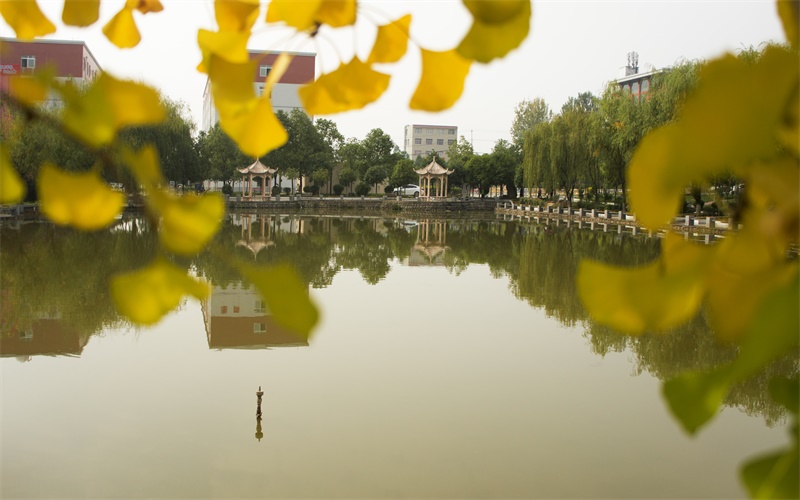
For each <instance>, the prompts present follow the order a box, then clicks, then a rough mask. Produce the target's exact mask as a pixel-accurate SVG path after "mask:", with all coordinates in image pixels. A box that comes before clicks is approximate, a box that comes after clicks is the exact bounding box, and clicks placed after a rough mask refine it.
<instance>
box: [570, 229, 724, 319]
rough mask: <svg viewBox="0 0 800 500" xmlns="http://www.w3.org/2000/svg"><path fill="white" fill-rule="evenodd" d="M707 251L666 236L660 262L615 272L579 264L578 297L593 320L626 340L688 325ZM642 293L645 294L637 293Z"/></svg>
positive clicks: (590, 263)
mask: <svg viewBox="0 0 800 500" xmlns="http://www.w3.org/2000/svg"><path fill="white" fill-rule="evenodd" d="M708 250H709V249H705V248H700V247H699V246H697V245H694V244H693V243H690V242H684V241H683V240H682V238H681V237H680V236H676V235H674V234H668V235H667V238H666V239H665V240H664V250H663V255H662V259H663V260H661V261H656V262H653V263H651V264H648V265H646V266H641V267H637V268H619V267H615V266H609V265H606V264H602V263H599V262H593V261H589V260H584V261H583V262H582V263H581V266H580V269H579V271H578V295H579V296H580V298H581V301H582V302H583V304H584V306H585V307H586V310H587V311H588V312H589V314H590V315H591V316H592V318H593V319H595V320H596V321H598V322H599V323H602V324H604V325H608V326H611V327H612V328H615V329H617V330H620V331H622V332H624V333H628V334H631V335H639V334H642V333H644V332H645V331H648V330H655V331H663V330H667V329H669V328H673V327H675V326H678V325H680V324H682V323H684V322H685V321H688V320H689V319H691V318H692V317H693V316H694V314H696V312H697V310H698V308H699V307H700V304H701V301H702V299H703V295H704V293H705V288H706V279H705V274H704V271H703V270H704V268H705V267H704V266H706V265H707V264H708V262H709V258H710V257H711V256H713V254H712V253H711V252H709V251H708ZM642 290H647V293H642Z"/></svg>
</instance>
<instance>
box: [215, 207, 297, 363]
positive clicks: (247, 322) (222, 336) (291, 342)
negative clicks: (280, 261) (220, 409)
mask: <svg viewBox="0 0 800 500" xmlns="http://www.w3.org/2000/svg"><path fill="white" fill-rule="evenodd" d="M233 222H234V224H235V225H240V226H241V238H240V240H239V241H237V242H236V246H237V247H244V248H247V249H248V250H250V252H251V253H252V254H253V257H254V258H255V257H257V256H258V254H259V252H261V251H264V250H265V249H268V248H270V247H274V246H275V242H274V241H273V239H272V237H273V235H274V234H275V233H276V232H277V231H284V230H285V229H288V230H289V231H290V232H291V231H292V230H293V229H294V230H297V229H296V228H295V227H294V226H295V222H294V218H292V219H291V221H287V222H286V223H283V222H282V221H281V220H280V218H279V217H275V216H269V215H266V214H258V215H256V214H245V215H238V216H235V220H234V221H233ZM287 223H288V225H289V226H290V227H288V228H284V227H282V226H285V225H286V224H287ZM254 225H255V226H256V229H255V230H254V229H253V226H254ZM253 233H256V235H255V236H254V235H253ZM201 309H202V312H203V323H204V324H205V329H206V338H207V339H208V347H209V348H210V349H267V348H271V347H300V346H307V345H308V341H307V340H306V339H305V338H303V337H301V336H300V335H297V334H295V333H294V332H292V331H290V330H287V329H285V328H283V327H282V326H280V325H278V324H277V323H276V322H275V321H274V320H273V318H272V314H271V313H270V311H269V309H268V308H267V304H266V302H265V301H264V299H262V298H261V295H260V294H259V293H258V291H257V290H256V288H255V287H254V286H252V285H245V284H244V282H242V281H230V282H227V283H224V284H213V286H212V290H211V295H210V296H209V297H208V298H207V299H205V300H203V301H202V302H201Z"/></svg>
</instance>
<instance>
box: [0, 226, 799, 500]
mask: <svg viewBox="0 0 800 500" xmlns="http://www.w3.org/2000/svg"><path fill="white" fill-rule="evenodd" d="M0 245H1V246H0V250H2V252H0V270H2V274H0V279H1V280H2V296H0V313H1V315H0V322H2V330H0V332H1V333H2V337H0V354H1V355H2V356H3V357H2V359H0V376H1V378H0V395H1V396H0V397H2V400H1V401H0V403H1V404H2V413H0V415H1V417H2V423H1V425H2V428H1V432H2V434H0V438H1V439H2V440H1V441H0V448H1V450H0V451H1V453H2V457H1V458H2V465H1V467H2V469H1V470H0V473H1V474H2V475H1V476H0V484H1V485H2V486H1V487H2V489H1V490H0V496H2V497H3V498H10V497H120V496H122V497H281V498H288V497H316V498H330V497H361V498H364V497H369V498H377V497H389V498H397V497H427V498H430V497H470V498H474V497H491V498H497V497H550V498H552V497H558V498H599V497H606V498H608V497H611V498H645V497H659V498H663V497H669V498H678V497H692V498H697V497H719V498H731V497H741V496H744V494H745V492H744V490H743V488H742V487H741V486H740V484H739V480H738V467H739V465H740V464H741V463H742V462H743V461H745V460H746V459H748V458H750V457H752V456H754V455H756V454H758V453H761V452H764V451H768V450H771V449H773V448H776V447H779V446H783V445H784V444H785V443H786V442H787V440H788V435H787V430H786V418H785V415H784V414H783V413H782V411H781V410H780V409H779V408H777V407H775V406H774V405H773V404H772V403H771V401H770V400H769V398H768V397H767V394H766V381H767V376H766V375H762V376H760V377H757V378H755V379H753V380H750V381H748V382H747V383H745V384H744V385H742V386H740V387H737V388H736V389H735V390H734V391H733V392H732V394H731V395H730V397H729V398H728V400H727V401H726V406H725V407H724V409H723V410H722V411H721V412H720V414H719V415H718V416H717V418H716V419H715V420H714V421H713V422H712V424H711V425H710V426H709V427H708V428H706V429H705V430H703V431H702V432H701V433H700V434H699V435H698V436H697V437H695V438H690V437H688V436H687V435H685V434H684V433H683V431H682V430H681V429H680V428H679V426H678V425H677V423H676V422H675V421H673V420H672V418H671V417H670V416H669V414H668V411H667V408H666V406H665V405H664V403H663V402H662V400H661V397H660V384H661V381H662V380H664V379H666V378H668V377H670V376H672V375H674V374H676V373H677V372H678V371H680V370H682V369H685V368H688V367H695V368H700V367H707V366H712V365H714V364H716V363H720V362H723V361H725V360H729V359H731V357H732V356H734V354H735V351H734V350H733V349H732V348H730V347H726V346H720V345H717V344H716V343H715V342H714V340H713V334H712V333H711V331H710V330H709V328H708V326H707V325H706V324H705V323H704V321H703V319H702V317H699V318H698V319H697V320H695V321H694V322H692V323H691V324H690V325H688V326H686V327H685V328H681V329H680V330H678V331H676V332H674V333H673V334H672V335H654V336H645V337H641V338H637V339H630V338H626V337H621V336H619V335H617V334H615V333H614V332H611V331H609V330H608V329H605V328H603V327H600V326H598V325H595V324H593V323H592V322H591V321H589V320H588V318H587V317H586V314H585V312H584V311H583V309H582V308H581V305H580V303H579V301H578V299H577V298H576V294H575V273H576V269H577V265H578V263H579V262H580V260H581V259H582V258H595V259H600V260H603V261H607V262H614V263H626V264H637V263H643V262H646V261H648V260H651V259H652V258H654V256H656V255H657V253H658V242H657V240H654V239H649V238H647V237H644V236H637V237H633V236H630V235H619V234H616V233H614V232H609V233H605V232H603V231H588V230H585V229H577V228H575V227H569V228H568V227H564V226H563V224H562V225H560V226H554V225H539V224H535V223H529V222H524V223H523V222H514V221H502V220H498V219H496V218H494V217H489V218H485V219H436V220H430V219H426V220H413V219H403V218H391V219H389V218H379V217H358V216H351V217H326V216H297V215H247V216H245V215H231V216H229V219H228V221H227V222H226V224H225V226H224V228H223V230H222V231H221V233H220V235H219V237H218V238H217V239H216V240H215V244H214V245H213V251H210V252H207V253H204V254H202V255H200V256H198V257H196V258H194V259H191V260H190V261H186V262H180V263H179V264H180V265H184V266H186V267H187V268H188V269H190V270H191V271H192V272H194V273H196V274H197V275H199V276H202V277H204V278H206V279H207V280H208V281H209V282H210V283H211V285H212V288H213V294H212V296H211V297H210V298H209V299H207V300H205V301H203V302H198V301H194V300H187V301H186V302H185V303H183V304H182V305H181V306H180V308H179V309H178V310H176V311H174V312H173V313H171V314H169V315H168V316H167V317H165V318H164V320H163V321H161V323H159V324H158V325H156V326H155V327H152V328H139V327H135V326H132V325H131V324H129V323H128V322H126V321H125V320H124V319H122V318H121V317H119V316H118V315H117V313H116V312H115V310H114V308H113V305H112V304H111V300H110V298H109V295H108V292H107V282H108V278H109V276H111V275H112V274H113V273H115V272H119V271H122V270H129V269H132V268H135V267H137V266H141V265H143V264H145V263H146V262H147V261H148V260H149V259H150V258H152V256H153V255H155V252H156V251H157V245H156V240H155V234H154V231H153V230H152V228H150V226H149V225H148V224H147V222H146V221H145V220H143V219H126V220H123V221H120V223H119V224H118V225H117V226H116V227H114V228H113V229H111V230H109V231H103V232H98V233H92V234H77V233H74V232H71V231H68V230H65V229H62V228H56V227H54V226H52V225H49V224H45V223H31V224H22V225H20V226H14V227H9V226H2V227H0ZM231 258H238V259H243V260H248V261H250V262H253V261H255V262H256V263H258V264H260V265H269V264H274V263H279V262H291V263H293V264H294V265H295V266H296V267H297V269H298V270H299V272H300V274H301V276H302V277H303V279H304V281H306V282H307V283H308V290H309V292H308V293H309V295H310V297H311V298H312V299H313V301H314V302H315V303H316V304H317V305H318V307H319V308H320V310H321V321H320V324H319V326H318V328H317V329H316V330H315V331H314V333H313V335H312V337H311V338H309V339H307V340H306V339H303V338H300V337H297V336H296V335H294V334H292V333H291V332H287V331H284V330H282V329H281V328H280V327H278V326H277V325H275V324H274V323H273V322H272V321H271V316H270V313H269V311H268V309H266V307H265V305H264V304H263V303H262V302H261V301H260V298H259V297H258V295H257V294H256V293H255V291H254V290H253V288H252V287H251V286H250V285H249V284H247V283H245V282H243V281H242V280H241V278H240V277H238V276H237V275H236V274H235V273H234V272H233V271H232V270H231V269H230V267H229V266H228V264H227V263H226V260H229V259H231ZM797 366H798V363H797V360H785V361H784V362H783V363H782V364H781V365H780V366H775V367H773V368H772V372H773V373H792V372H796V371H797ZM259 386H260V387H261V388H262V391H263V392H264V395H263V407H262V408H263V419H262V420H261V422H260V424H259V422H257V420H256V391H257V390H258V388H259Z"/></svg>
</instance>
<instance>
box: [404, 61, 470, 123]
mask: <svg viewBox="0 0 800 500" xmlns="http://www.w3.org/2000/svg"><path fill="white" fill-rule="evenodd" d="M420 50H422V77H421V78H420V81H419V85H417V89H416V90H415V91H414V95H413V96H412V97H411V103H410V104H409V107H410V108H411V109H419V110H422V111H442V110H445V109H447V108H449V107H450V106H452V105H453V104H455V102H456V101H458V98H459V97H461V93H462V92H463V91H464V81H465V80H466V78H467V74H469V67H470V65H471V61H469V60H467V59H464V58H463V57H461V56H460V55H459V54H458V52H456V51H455V50H448V51H445V52H433V51H430V50H425V49H420Z"/></svg>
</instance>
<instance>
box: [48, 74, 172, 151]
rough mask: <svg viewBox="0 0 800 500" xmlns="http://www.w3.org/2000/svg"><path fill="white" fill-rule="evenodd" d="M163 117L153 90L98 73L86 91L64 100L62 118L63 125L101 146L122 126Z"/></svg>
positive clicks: (153, 120)
mask: <svg viewBox="0 0 800 500" xmlns="http://www.w3.org/2000/svg"><path fill="white" fill-rule="evenodd" d="M164 116H165V112H164V108H163V106H162V105H161V101H160V98H159V95H158V92H156V91H155V90H154V89H152V88H151V87H148V86H147V85H144V84H141V83H136V82H132V81H129V80H117V79H116V78H114V77H112V76H111V75H109V74H108V73H101V74H100V76H99V77H98V78H97V79H96V80H95V81H94V82H92V84H91V86H90V87H89V89H87V91H86V93H85V94H83V95H75V96H72V97H71V98H69V99H66V104H65V106H64V114H63V118H62V120H63V124H64V127H65V128H67V129H68V130H69V131H70V132H72V133H73V134H75V135H76V136H78V137H80V138H81V139H83V140H84V141H85V142H87V143H88V144H90V145H92V146H102V145H105V144H108V143H110V142H111V141H112V140H113V139H114V137H115V135H116V133H117V131H119V130H120V129H121V128H123V127H128V126H133V125H149V124H155V123H159V122H161V121H162V120H163V119H164Z"/></svg>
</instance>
